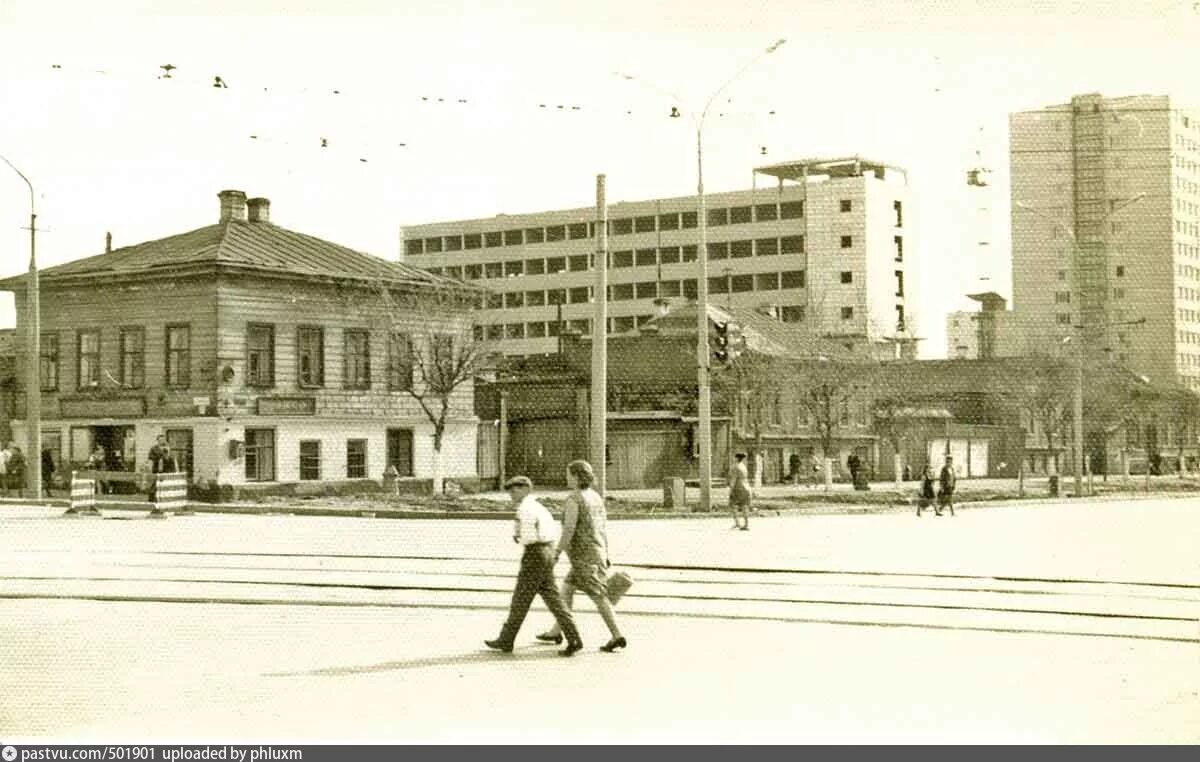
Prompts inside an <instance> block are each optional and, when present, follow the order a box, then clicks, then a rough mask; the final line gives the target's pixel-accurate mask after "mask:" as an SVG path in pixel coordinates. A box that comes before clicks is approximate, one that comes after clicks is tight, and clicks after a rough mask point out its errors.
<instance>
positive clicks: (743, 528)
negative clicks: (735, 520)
mask: <svg viewBox="0 0 1200 762" xmlns="http://www.w3.org/2000/svg"><path fill="white" fill-rule="evenodd" d="M741 530H742V531H743V532H748V531H750V527H749V525H747V526H744V527H741Z"/></svg>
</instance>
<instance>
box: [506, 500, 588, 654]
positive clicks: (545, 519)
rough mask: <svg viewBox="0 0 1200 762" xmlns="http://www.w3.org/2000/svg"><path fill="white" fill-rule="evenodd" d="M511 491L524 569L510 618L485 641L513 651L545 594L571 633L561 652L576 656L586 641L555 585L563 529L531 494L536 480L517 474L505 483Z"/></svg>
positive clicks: (515, 536)
mask: <svg viewBox="0 0 1200 762" xmlns="http://www.w3.org/2000/svg"><path fill="white" fill-rule="evenodd" d="M504 488H505V489H506V490H508V496H509V499H511V500H512V502H513V505H514V506H515V507H516V514H517V515H516V520H515V521H514V524H513V542H515V543H518V544H520V545H522V546H524V548H525V550H524V552H523V553H522V555H521V568H520V571H518V572H517V584H516V588H515V589H514V590H513V596H512V604H511V605H510V606H509V610H508V619H507V620H506V621H505V622H504V627H503V628H502V629H501V630H500V635H499V637H497V638H496V639H495V640H487V641H484V644H485V645H487V647H488V648H492V649H495V650H497V651H503V652H505V653H511V652H512V650H513V642H514V641H516V639H517V633H518V632H519V631H520V629H521V624H522V623H523V622H524V621H525V615H526V614H528V613H529V606H530V604H532V603H533V599H534V597H535V596H538V595H540V596H542V600H543V601H544V602H545V604H546V608H548V609H550V613H551V614H553V615H554V619H555V621H557V622H558V626H559V627H560V628H561V629H562V631H563V633H564V634H565V635H566V636H567V647H566V648H564V649H563V650H561V651H559V653H560V654H561V655H563V656H574V655H575V654H576V653H577V652H578V651H580V650H582V649H583V641H582V640H581V639H580V637H579V631H578V630H577V629H575V620H574V619H573V618H572V617H571V612H570V610H569V609H567V607H566V606H564V605H563V602H562V599H561V598H559V596H558V589H557V588H556V587H555V586H554V559H555V545H556V544H557V543H558V540H559V537H560V535H561V532H562V530H561V528H560V527H559V526H558V522H557V521H555V520H554V517H553V516H551V515H550V511H548V510H546V506H544V505H542V504H541V503H540V502H538V501H537V500H535V499H534V498H533V496H532V495H530V494H529V493H530V492H531V491H532V490H533V482H532V481H530V480H529V477H526V476H514V477H513V478H511V479H509V480H508V481H507V482H505V484H504Z"/></svg>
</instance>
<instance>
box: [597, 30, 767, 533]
mask: <svg viewBox="0 0 1200 762" xmlns="http://www.w3.org/2000/svg"><path fill="white" fill-rule="evenodd" d="M785 42H787V40H783V39H780V40H776V41H775V42H773V43H772V44H771V45H770V46H768V47H767V48H766V49H765V50H763V51H762V52H760V53H758V54H757V55H756V56H754V57H753V58H751V59H750V60H749V61H748V62H746V64H745V65H744V66H742V68H740V69H738V70H737V72H736V73H735V74H734V75H733V76H732V77H730V78H729V79H727V80H726V81H725V83H724V84H723V85H721V86H720V87H719V88H717V90H716V91H715V92H713V94H712V95H711V96H709V99H708V101H707V102H706V103H705V104H704V108H703V110H701V111H698V112H695V113H693V114H692V118H693V120H694V121H695V125H696V215H697V219H696V230H697V237H698V243H697V246H696V249H697V251H696V270H697V272H696V381H697V384H696V386H697V394H696V417H697V418H698V421H697V427H696V438H697V439H698V440H699V445H700V447H699V449H700V463H699V464H698V465H699V472H700V474H699V475H700V505H699V510H701V511H708V510H710V509H711V508H712V387H711V383H710V379H709V373H710V363H711V360H710V358H709V349H708V210H707V206H706V203H705V198H704V120H705V118H706V117H707V116H708V111H709V109H711V108H712V105H713V103H714V102H715V101H716V100H717V98H718V96H720V95H721V93H723V92H725V89H726V88H727V87H729V86H730V85H732V84H733V83H734V82H735V81H736V80H737V79H738V78H739V77H741V76H742V75H743V74H745V73H746V71H747V70H748V69H749V68H750V67H751V66H753V65H754V64H755V63H757V62H758V61H759V60H760V59H762V58H763V57H764V56H768V55H770V54H771V53H774V52H775V51H777V50H779V48H780V47H781V46H782V45H783V44H784V43H785ZM621 76H622V77H623V78H624V79H628V80H636V79H638V78H637V77H634V76H633V75H631V74H622V75H621ZM646 84H648V83H646ZM653 89H655V90H658V88H653ZM659 92H660V93H662V91H661V90H659ZM662 94H665V95H670V96H672V97H675V98H677V96H674V95H673V94H671V93H662ZM670 115H671V117H672V118H677V117H680V116H682V114H681V113H680V112H679V109H678V108H675V107H672V109H671V114H670Z"/></svg>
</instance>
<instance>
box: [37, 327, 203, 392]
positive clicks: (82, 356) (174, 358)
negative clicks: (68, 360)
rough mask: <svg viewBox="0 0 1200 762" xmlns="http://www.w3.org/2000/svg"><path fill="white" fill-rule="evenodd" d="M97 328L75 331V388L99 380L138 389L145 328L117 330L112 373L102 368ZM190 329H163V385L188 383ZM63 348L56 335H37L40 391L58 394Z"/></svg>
mask: <svg viewBox="0 0 1200 762" xmlns="http://www.w3.org/2000/svg"><path fill="white" fill-rule="evenodd" d="M100 339H101V329H99V328H87V329H81V330H78V331H76V332H75V379H76V387H77V388H79V389H91V388H95V387H98V386H100V383H101V379H102V377H104V379H105V380H108V381H110V382H113V383H116V384H118V385H120V386H121V387H123V388H126V389H141V388H142V387H144V386H145V384H146V352H147V346H146V329H145V328H140V327H128V328H120V329H118V335H117V346H118V357H117V366H116V374H115V375H114V374H113V372H112V370H110V369H108V368H105V367H104V366H103V365H102V363H101V360H102V359H103V358H102V357H101V352H100V346H101V345H100ZM191 343H192V339H191V326H189V325H187V324H185V323H179V324H171V325H168V326H166V328H165V329H164V332H163V344H162V352H163V369H164V373H163V384H164V385H165V386H167V387H171V388H179V389H184V388H187V387H188V386H189V385H190V384H191ZM62 352H63V345H62V340H61V335H60V334H59V332H57V331H54V332H47V333H43V334H41V357H40V358H39V365H40V373H41V388H42V391H46V392H53V391H58V389H59V387H60V385H61V384H62Z"/></svg>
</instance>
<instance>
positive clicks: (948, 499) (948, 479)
mask: <svg viewBox="0 0 1200 762" xmlns="http://www.w3.org/2000/svg"><path fill="white" fill-rule="evenodd" d="M938 481H939V482H940V484H939V487H938V496H937V507H936V508H935V509H934V515H935V516H941V515H942V509H943V508H949V509H950V515H951V516H953V515H954V486H955V484H956V483H957V481H958V477H957V476H956V475H955V473H954V458H953V457H952V456H950V455H947V456H946V463H945V465H943V466H942V473H941V475H940V477H939V479H938Z"/></svg>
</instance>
